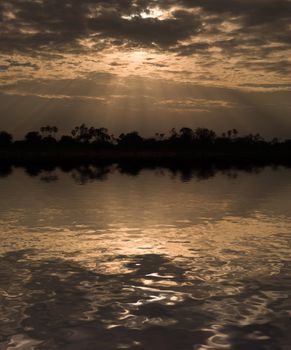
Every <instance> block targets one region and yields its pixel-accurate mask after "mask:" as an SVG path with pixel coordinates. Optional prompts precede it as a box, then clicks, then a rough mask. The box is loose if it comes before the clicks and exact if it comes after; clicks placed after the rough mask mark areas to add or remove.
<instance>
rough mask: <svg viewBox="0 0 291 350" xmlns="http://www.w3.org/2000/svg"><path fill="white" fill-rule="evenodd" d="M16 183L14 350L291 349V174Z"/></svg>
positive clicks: (103, 175)
mask: <svg viewBox="0 0 291 350" xmlns="http://www.w3.org/2000/svg"><path fill="white" fill-rule="evenodd" d="M2 175H3V177H2V178H0V194H1V197H0V240H1V250H0V349H1V350H4V349H7V350H8V349H9V350H12V349H17V350H32V349H48V350H53V349H60V350H91V349H96V350H97V349H98V350H99V349H100V350H107V349H136V350H139V349H147V350H155V349H158V350H163V349H165V350H171V349H173V350H184V349H185V350H186V349H196V350H206V349H235V350H262V349H264V350H265V349H268V350H277V349H282V350H283V349H284V350H290V349H291V332H290V330H291V254H290V253H291V251H290V247H291V170H288V169H284V168H281V169H277V170H274V169H271V168H266V169H264V170H261V171H260V172H257V171H255V172H254V171H253V172H245V171H242V172H234V171H227V172H222V171H220V172H217V173H213V172H211V171H210V172H209V171H204V170H201V171H199V170H196V171H194V173H193V174H191V172H183V173H180V172H179V171H176V172H170V171H169V170H165V169H164V170H163V169H156V170H143V171H141V172H138V171H136V172H135V171H126V170H124V169H123V170H122V171H117V170H114V167H112V168H100V169H99V168H94V167H84V168H82V169H79V170H73V171H67V172H61V171H60V170H54V171H51V172H39V171H38V170H35V169H28V170H27V171H26V172H25V171H24V170H21V169H15V170H14V171H13V173H12V174H10V175H8V172H7V173H6V172H5V171H4V172H3V171H2ZM4 175H7V176H6V177H4Z"/></svg>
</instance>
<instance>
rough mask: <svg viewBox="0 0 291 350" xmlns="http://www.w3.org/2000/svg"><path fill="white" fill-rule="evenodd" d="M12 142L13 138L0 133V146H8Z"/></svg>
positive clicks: (2, 132) (6, 133)
mask: <svg viewBox="0 0 291 350" xmlns="http://www.w3.org/2000/svg"><path fill="white" fill-rule="evenodd" d="M12 141H13V137H12V135H11V134H9V133H8V132H6V131H0V146H7V145H10V144H11V143H12Z"/></svg>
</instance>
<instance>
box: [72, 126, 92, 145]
mask: <svg viewBox="0 0 291 350" xmlns="http://www.w3.org/2000/svg"><path fill="white" fill-rule="evenodd" d="M72 135H73V137H74V138H75V139H76V140H78V141H80V142H83V143H88V142H90V139H91V138H92V131H91V132H90V129H89V128H88V127H87V126H86V124H81V125H80V126H76V127H75V128H74V129H73V130H72Z"/></svg>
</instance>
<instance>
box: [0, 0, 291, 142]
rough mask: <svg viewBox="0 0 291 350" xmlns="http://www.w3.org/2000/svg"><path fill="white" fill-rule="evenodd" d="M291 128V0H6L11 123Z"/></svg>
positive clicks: (1, 93)
mask: <svg viewBox="0 0 291 350" xmlns="http://www.w3.org/2000/svg"><path fill="white" fill-rule="evenodd" d="M81 123H86V124H87V125H90V126H91V125H93V126H96V127H106V128H108V129H110V131H111V132H113V133H115V134H117V135H118V134H119V133H121V132H126V131H132V130H137V131H139V132H140V133H141V134H143V135H154V133H155V132H163V133H164V132H168V131H169V130H170V129H172V128H173V127H175V128H177V129H179V128H181V127H184V126H187V127H191V128H193V129H195V128H196V127H207V128H212V129H214V130H216V131H217V133H220V132H223V131H225V130H228V129H233V128H236V129H238V130H239V131H240V132H241V133H242V134H245V133H257V132H259V133H261V134H262V135H263V136H264V137H266V138H270V137H273V136H278V137H280V138H286V137H290V138H291V0H161V1H155V0H106V1H105V0H104V1H102V0H1V2H0V130H1V129H2V130H7V131H9V132H13V133H14V134H15V135H16V136H19V137H20V136H21V135H23V134H24V133H25V132H27V131H28V130H33V129H34V130H36V129H38V128H40V127H41V126H43V125H47V124H50V125H57V126H58V127H59V128H60V129H61V131H62V132H69V131H70V130H72V129H73V128H74V127H75V126H76V125H80V124H81Z"/></svg>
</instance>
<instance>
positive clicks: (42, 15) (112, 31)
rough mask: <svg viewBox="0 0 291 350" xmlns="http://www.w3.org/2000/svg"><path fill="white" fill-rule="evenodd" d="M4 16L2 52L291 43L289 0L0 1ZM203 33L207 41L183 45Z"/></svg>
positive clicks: (0, 15) (180, 50)
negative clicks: (89, 43)
mask: <svg viewBox="0 0 291 350" xmlns="http://www.w3.org/2000/svg"><path fill="white" fill-rule="evenodd" d="M155 9H159V11H158V10H156V12H157V14H156V15H155ZM0 19H1V22H0V28H1V31H0V33H1V34H0V50H1V51H2V52H3V51H4V52H11V51H20V52H26V53H29V52H31V50H55V51H67V52H82V51H84V50H103V49H104V48H108V47H111V46H112V45H113V46H117V47H118V46H123V45H125V46H126V47H133V46H141V47H152V48H158V49H164V50H165V49H170V48H171V49H172V50H173V49H175V45H176V50H177V52H178V53H182V54H183V53H184V54H185V52H186V53H188V54H190V53H191V52H197V51H203V50H206V51H207V50H208V49H209V46H211V45H212V44H214V46H216V47H219V48H221V49H223V50H231V49H232V48H237V47H239V45H241V44H244V45H246V44H249V45H250V46H251V47H254V41H253V40H254V37H255V38H256V45H257V44H259V43H260V44H263V43H270V42H273V43H281V44H284V45H288V46H289V45H290V44H291V29H290V25H289V24H290V20H291V2H290V1H289V0H256V1H253V0H232V1H229V0H220V1H217V0H176V1H174V0H164V1H159V2H158V3H157V2H156V1H153V0H148V1H147V0H137V1H133V0H122V1H120V0H118V1H117V0H110V1H101V0H64V1H57V0H42V1H38V0H23V1H19V0H9V1H8V0H2V4H1V6H0ZM232 28H233V29H232ZM203 35H208V36H209V38H208V39H209V41H208V42H207V43H206V42H204V43H203V42H202V43H201V42H200V43H197V42H196V43H190V44H189V46H188V47H187V46H185V44H184V45H181V42H183V41H187V40H190V41H191V40H192V39H193V38H199V37H200V36H203ZM219 36H224V39H223V40H221V41H219V40H217V39H218V37H219ZM82 40H87V41H88V40H89V41H90V40H91V45H89V46H86V45H83V44H84V42H83V44H82ZM226 44H227V45H226ZM274 50H281V46H280V45H279V46H277V47H276V48H274Z"/></svg>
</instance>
